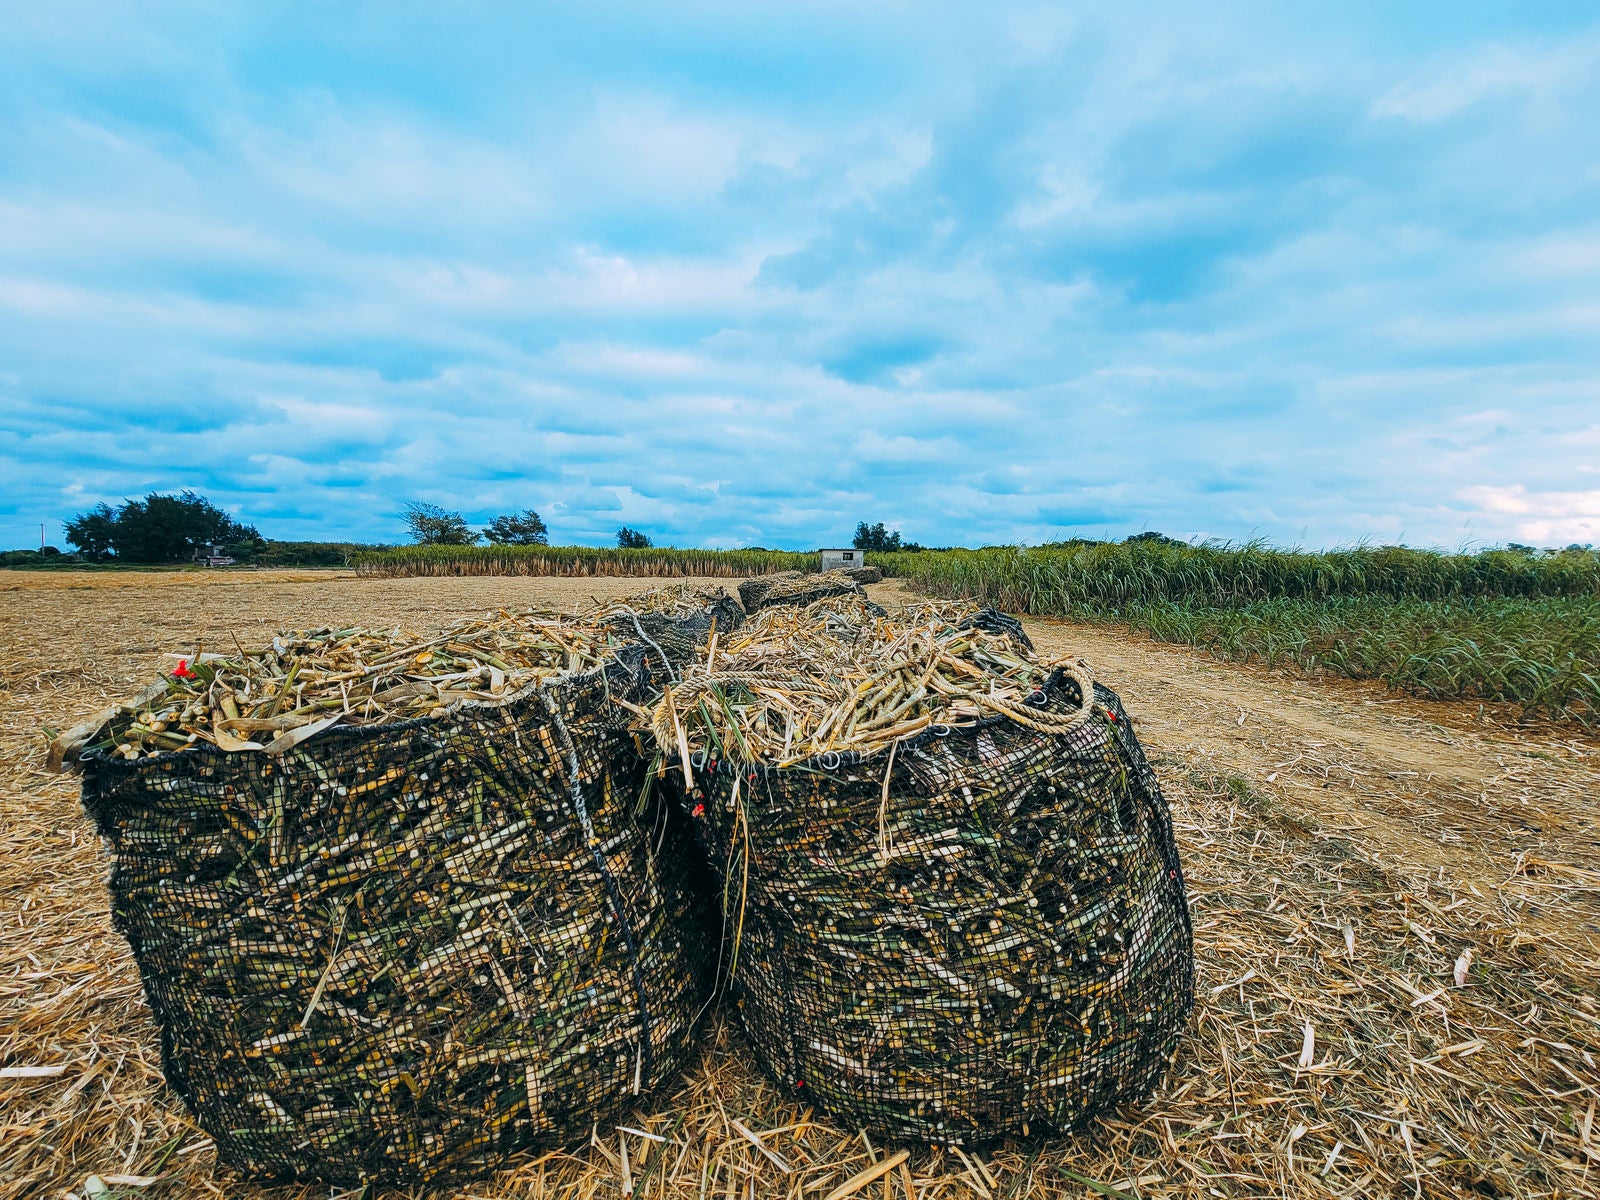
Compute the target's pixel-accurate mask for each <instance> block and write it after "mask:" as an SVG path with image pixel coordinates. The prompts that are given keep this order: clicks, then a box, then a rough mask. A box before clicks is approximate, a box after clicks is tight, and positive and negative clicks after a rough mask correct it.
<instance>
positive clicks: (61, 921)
mask: <svg viewBox="0 0 1600 1200" xmlns="http://www.w3.org/2000/svg"><path fill="white" fill-rule="evenodd" d="M649 583H650V581H648V580H637V579H626V578H578V579H554V578H528V577H513V578H464V579H452V578H440V579H428V578H416V579H376V578H356V577H354V576H351V575H346V574H342V573H333V572H326V573H323V572H298V573H296V572H259V573H249V574H215V575H204V574H196V573H179V572H174V573H143V574H114V573H102V574H93V575H90V574H70V573H51V574H48V575H44V574H38V575H25V574H21V573H14V572H0V706H3V707H0V1198H4V1200H10V1198H12V1197H18V1198H20V1197H35V1196H51V1197H58V1196H61V1195H62V1194H63V1193H64V1192H66V1191H69V1190H73V1191H76V1192H77V1194H78V1195H80V1196H82V1195H84V1192H83V1187H82V1185H83V1183H84V1180H85V1177H86V1176H88V1175H89V1174H90V1173H95V1174H98V1175H100V1176H101V1177H102V1178H111V1177H129V1178H146V1179H148V1178H150V1177H160V1179H159V1182H155V1183H152V1184H149V1185H139V1184H135V1183H113V1184H112V1188H113V1192H114V1193H115V1192H118V1191H123V1192H124V1194H127V1195H148V1196H150V1197H153V1198H155V1200H166V1198H168V1197H190V1196H220V1195H226V1196H230V1197H232V1196H247V1197H249V1196H271V1197H274V1198H275V1200H277V1198H281V1200H290V1198H296V1200H298V1198H301V1197H305V1198H309V1197H313V1196H329V1195H330V1194H336V1193H337V1189H330V1188H328V1187H327V1186H325V1185H322V1186H310V1185H307V1186H303V1187H287V1188H277V1189H263V1188H259V1187H257V1186H255V1185H251V1184H248V1183H244V1182H241V1181H240V1180H238V1179H237V1178H236V1177H234V1176H232V1175H230V1174H229V1173H228V1172H227V1171H226V1170H224V1169H221V1168H218V1167H217V1166H216V1164H215V1160H214V1155H213V1153H212V1150H211V1148H210V1143H209V1139H207V1138H206V1137H205V1135H204V1134H203V1133H202V1132H201V1131H200V1130H199V1129H198V1128H196V1127H195V1126H194V1125H193V1124H192V1122H191V1121H190V1120H189V1118H188V1117H187V1114H186V1113H185V1111H184V1110H183V1108H182V1106H181V1104H180V1103H179V1102H178V1101H177V1100H176V1098H175V1097H174V1096H172V1095H171V1094H170V1093H169V1092H167V1091H166V1090H165V1089H164V1087H163V1085H162V1082H161V1078H160V1073H159V1053H158V1049H157V1039H156V1033H155V1029H154V1027H153V1025H152V1024H151V1022H150V1019H149V1013H148V1010H147V1009H146V1008H145V1007H144V1004H143V1001H142V999H141V994H140V986H139V980H138V974H137V971H136V969H135V966H134V963H133V961H132V958H131V955H130V954H129V952H128V950H127V947H126V945H125V943H123V942H122V940H121V939H120V938H119V937H117V936H116V935H115V934H114V933H113V932H112V930H111V927H110V922H109V916H108V905H107V899H106V894H105V886H104V879H105V873H106V861H105V857H104V855H103V853H102V851H101V849H100V846H99V844H98V841H97V839H96V838H95V836H94V834H93V832H92V831H91V829H90V827H89V824H88V822H87V820H86V819H85V817H84V815H83V813H82V810H81V809H80V808H79V806H78V802H77V795H76V786H75V781H74V780H73V779H71V778H70V777H60V776H52V775H47V774H45V773H44V771H43V745H44V743H43V739H42V737H41V736H40V729H41V727H42V726H44V725H56V726H60V725H65V724H70V723H71V722H72V721H73V720H75V719H77V718H79V717H81V716H84V715H87V714H89V713H90V712H93V711H95V710H96V709H98V708H100V707H103V706H104V705H105V704H106V703H107V702H108V701H110V700H112V699H114V698H116V697H119V696H121V695H124V694H127V693H129V692H131V691H133V690H136V689H137V687H139V686H140V685H142V684H143V683H144V682H146V681H148V680H149V679H150V678H152V677H153V676H154V674H155V673H156V672H157V671H158V670H159V669H160V668H161V667H162V666H163V665H164V660H163V659H162V658H161V655H162V654H163V653H166V652H170V651H178V650H192V649H193V648H194V642H195V640H196V638H202V639H204V640H205V641H206V642H207V643H208V644H210V645H213V646H224V645H227V646H231V644H232V639H233V638H234V637H237V638H238V639H239V640H240V641H241V642H244V643H246V644H248V643H250V642H252V641H255V640H259V639H260V638H262V637H264V636H265V635H267V634H268V633H270V632H271V631H274V630H276V629H279V628H285V627H296V626H298V627H304V626H314V625H323V624H341V625H344V624H353V623H360V624H371V625H379V624H393V623H400V624H406V625H410V626H427V625H431V624H435V623H439V622H442V621H444V620H447V619H449V618H452V617H456V616H462V615H467V614H473V613H480V612H483V611H486V610H488V609H491V608H493V607H498V606H507V607H515V606H526V605H534V604H547V605H554V606H557V607H570V606H571V605H572V604H574V603H577V602H580V601H582V600H585V599H588V598H590V597H596V598H601V599H604V598H607V597H610V596H617V595H624V594H627V593H629V592H632V591H637V590H640V589H641V588H643V587H646V586H649ZM870 590H871V591H872V593H873V596H874V598H875V599H877V600H878V601H879V602H880V603H884V604H890V605H892V604H896V603H899V602H901V601H903V600H904V599H906V598H908V596H907V593H906V592H905V591H904V589H903V587H902V586H901V585H900V584H898V583H894V582H891V583H886V584H883V585H879V586H876V587H874V588H872V589H870ZM1027 626H1028V630H1029V633H1030V635H1031V636H1032V637H1033V638H1034V640H1035V642H1036V643H1037V644H1038V646H1039V649H1040V650H1041V652H1043V653H1046V654H1064V653H1066V652H1068V651H1069V650H1070V651H1071V652H1073V653H1074V654H1077V655H1081V656H1082V657H1083V658H1085V659H1086V660H1087V661H1088V662H1089V663H1090V664H1091V666H1092V667H1093V668H1094V670H1095V672H1096V674H1097V676H1098V677H1099V678H1100V679H1101V680H1103V681H1104V682H1106V683H1108V684H1109V685H1110V686H1112V687H1113V688H1115V689H1116V690H1118V691H1119V692H1120V693H1121V694H1122V696H1123V698H1124V700H1125V701H1126V703H1127V704H1128V707H1129V709H1130V711H1131V712H1133V713H1134V714H1135V715H1136V716H1137V718H1138V731H1139V734H1140V736H1141V738H1142V739H1143V741H1144V742H1145V745H1146V748H1147V750H1148V751H1149V753H1150V755H1151V758H1152V760H1153V762H1154V764H1155V766H1156V769H1157V772H1158V773H1159V774H1160V776H1161V779H1162V783H1163V786H1164V788H1165V790H1166V793H1167V796H1168V799H1169V800H1170V801H1171V802H1172V805H1173V809H1174V816H1175V820H1176V827H1177V833H1178V838H1179V848H1180V852H1181V854H1182V856H1183V860H1184V866H1185V870H1186V873H1187V877H1188V881H1189V891H1190V899H1191V902H1192V905H1193V915H1194V921H1195V929H1196V954H1197V959H1198V1002H1197V1007H1196V1012H1195V1015H1194V1017H1193V1019H1192V1021H1191V1024H1190V1027H1189V1031H1188V1034H1187V1036H1186V1038H1185V1040H1184V1042H1183V1045H1182V1048H1181V1049H1180V1052H1179V1055H1178V1058H1177V1060H1176V1062H1175V1064H1174V1066H1173V1068H1172V1070H1171V1071H1170V1072H1169V1074H1168V1076H1167V1079H1166V1081H1165V1083H1164V1085H1163V1087H1162V1088H1161V1090H1160V1091H1159V1092H1158V1093H1157V1094H1156V1095H1154V1096H1153V1097H1151V1098H1150V1099H1148V1100H1147V1101H1144V1102H1142V1103H1140V1104H1138V1105H1135V1106H1133V1107H1130V1108H1128V1109H1126V1110H1124V1111H1123V1112H1121V1113H1119V1114H1117V1115H1116V1116H1115V1117H1112V1118H1108V1119H1105V1120H1102V1121H1100V1122H1098V1123H1096V1124H1095V1125H1093V1126H1091V1127H1090V1128H1089V1129H1088V1130H1087V1131H1085V1132H1084V1133H1083V1134H1082V1135H1081V1136H1079V1137H1076V1138H1071V1139H1063V1140H1056V1141H1050V1142H1044V1143H1034V1144H1004V1145H1001V1146H999V1147H996V1148H994V1149H993V1150H991V1151H989V1152H986V1153H984V1154H967V1155H962V1154H959V1153H952V1152H939V1151H930V1150H926V1149H918V1148H911V1153H910V1156H909V1158H908V1160H907V1161H906V1162H905V1163H904V1165H903V1166H901V1167H896V1168H895V1169H894V1170H892V1171H889V1172H887V1173H885V1174H883V1175H882V1176H881V1178H879V1179H877V1180H874V1181H873V1182H872V1183H871V1184H870V1185H866V1186H865V1187H863V1188H862V1189H861V1190H859V1191H858V1192H857V1193H856V1194H858V1195H861V1196H869V1197H874V1198H875V1197H878V1196H886V1197H887V1196H896V1197H898V1196H902V1195H904V1196H908V1197H911V1198H912V1200H926V1198H931V1197H964V1196H979V1197H1023V1196H1058V1195H1068V1196H1071V1195H1084V1196H1088V1195H1096V1194H1099V1195H1113V1196H1115V1195H1128V1196H1139V1197H1163V1196H1196V1197H1199V1196H1264V1195H1274V1196H1336V1195H1337V1196H1388V1195H1393V1196H1519V1197H1524V1196H1525V1197H1555V1196H1596V1195H1600V1116H1597V1104H1600V1063H1597V1058H1596V1056H1600V814H1597V811H1596V807H1597V806H1596V796H1597V795H1600V740H1597V739H1596V738H1595V737H1593V736H1592V735H1589V734H1585V733H1583V732H1581V731H1580V730H1578V729H1576V728H1575V727H1573V726H1564V727H1562V726H1553V725H1534V726H1529V727H1519V726H1517V725H1516V724H1514V722H1513V718H1514V714H1513V713H1512V712H1511V711H1510V710H1503V711H1502V710H1497V709H1495V708H1494V707H1492V706H1491V707H1490V708H1487V709H1480V706H1478V705H1477V704H1446V703H1438V702H1434V703H1430V702H1424V701H1418V700H1411V699H1396V698H1395V697H1393V696H1391V695H1389V694H1388V693H1386V692H1385V691H1384V690H1383V689H1382V688H1381V686H1377V685H1367V684H1356V683H1350V682H1345V681H1340V680H1305V679H1295V678H1290V677H1288V676H1286V675H1280V674H1275V673H1272V672H1269V671H1267V670H1265V669H1261V668H1253V667H1241V666H1235V665H1229V664H1225V663H1220V662H1217V661H1215V660H1212V659H1210V658H1208V657H1206V656H1204V655H1202V654H1199V653H1197V652H1195V651H1193V650H1189V649H1187V648H1184V647H1178V646H1171V645H1164V644H1158V643H1155V642H1151V641H1147V640H1144V639H1142V638H1140V637H1137V636H1135V635H1130V634H1123V633H1117V632H1108V631H1107V630H1105V629H1095V628H1092V627H1089V626H1081V625H1072V624H1067V623H1063V622H1054V621H1034V620H1030V621H1028V622H1027ZM1463 962H1465V970H1464V976H1463V977H1464V980H1465V982H1464V983H1463V984H1460V985H1458V984H1457V971H1458V966H1459V965H1461V964H1463ZM739 1037H740V1035H739V1033H738V1031H737V1026H736V1022H734V1021H733V1020H732V1019H726V1020H724V1019H722V1018H720V1017H717V1018H714V1019H713V1020H711V1021H710V1022H709V1023H708V1026H707V1028H706V1031H705V1034H704V1038H703V1042H704V1057H703V1060H702V1062H701V1064H700V1065H699V1066H698V1067H697V1068H696V1069H695V1070H694V1071H692V1072H691V1073H690V1075H689V1076H688V1077H687V1078H686V1079H685V1080H683V1081H682V1083H681V1084H680V1085H679V1087H678V1088H677V1090H675V1091H670V1092H666V1093H662V1094H658V1095H657V1096H655V1097H652V1098H651V1100H650V1103H649V1104H648V1105H647V1106H646V1107H644V1108H643V1109H642V1110H641V1111H640V1112H639V1113H637V1114H636V1115H635V1116H634V1117H633V1118H632V1119H631V1120H630V1121H629V1122H628V1126H629V1128H630V1129H633V1130H642V1131H644V1132H645V1133H646V1134H649V1135H652V1136H648V1137H645V1136H640V1135H638V1134H637V1133H630V1132H620V1131H618V1130H616V1129H601V1130H597V1131H596V1134H595V1136H594V1138H593V1139H592V1140H591V1141H590V1142H589V1143H588V1144H585V1145H577V1146H573V1147H570V1148H569V1149H568V1150H567V1151H566V1152H564V1153H560V1154H553V1155H545V1156H543V1157H538V1158H536V1157H532V1156H530V1157H528V1158H527V1159H526V1160H524V1161H522V1162H521V1163H518V1164H516V1165H515V1166H514V1167H513V1168H512V1169H510V1170H507V1171H506V1172H503V1173H502V1174H500V1175H499V1176H496V1177H495V1178H494V1179H492V1180H489V1181H486V1182H483V1183H478V1184H473V1185H470V1186H466V1187H462V1188H459V1189H456V1190H454V1191H448V1190H447V1191H446V1192H444V1193H442V1194H443V1195H455V1196H461V1197H485V1198H489V1197H494V1198H499V1197H513V1196H515V1197H539V1196H573V1197H616V1196H622V1195H627V1194H630V1190H631V1194H632V1195H635V1196H664V1197H665V1196H671V1197H698V1198H704V1197H708V1196H716V1197H724V1196H728V1197H743V1196H815V1197H819V1198H823V1197H827V1196H828V1195H829V1194H830V1192H832V1191H833V1190H834V1189H836V1188H837V1187H838V1186H839V1185H840V1184H842V1183H844V1182H845V1181H846V1180H847V1179H849V1178H850V1177H851V1176H853V1175H855V1174H856V1173H857V1172H858V1171H860V1170H862V1169H863V1168H864V1167H867V1166H869V1165H871V1164H872V1163H873V1162H875V1161H881V1160H882V1159H883V1157H884V1155H885V1154H887V1153H889V1152H890V1151H892V1150H894V1149H896V1148H894V1147H889V1148H885V1147H881V1146H877V1145H874V1144H871V1143H869V1142H868V1141H867V1139H865V1138H864V1137H862V1136H860V1135H858V1134H856V1133H855V1132H854V1131H851V1130H848V1129H839V1128H836V1127H834V1126H832V1125H830V1124H829V1123H828V1121H827V1120H826V1118H825V1117H824V1116H821V1115H819V1114H813V1113H810V1112H808V1111H807V1110H806V1109H804V1108H803V1107H802V1106H800V1105H799V1104H798V1103H797V1102H796V1101H795V1100H794V1098H793V1097H790V1096H787V1095H780V1094H778V1092H777V1091H776V1090H775V1088H774V1087H773V1085H771V1084H769V1083H766V1082H765V1081H763V1080H761V1079H760V1078H759V1077H758V1076H756V1075H755V1074H754V1073H753V1072H752V1071H751V1070H750V1069H749V1068H747V1067H746V1066H744V1065H743V1064H744V1062H745V1059H746V1056H745V1055H743V1054H742V1053H741V1052H740V1047H739ZM656 1139H661V1140H656ZM758 1143H759V1144H758ZM624 1147H625V1148H626V1152H625V1153H624ZM385 1194H389V1193H387V1192H386V1193H385Z"/></svg>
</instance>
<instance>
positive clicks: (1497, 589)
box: [879, 544, 1600, 725]
mask: <svg viewBox="0 0 1600 1200" xmlns="http://www.w3.org/2000/svg"><path fill="white" fill-rule="evenodd" d="M913 559H915V560H916V561H912V560H913ZM879 561H882V560H879ZM890 565H891V564H886V566H890ZM892 569H893V570H894V572H895V573H896V574H900V575H903V576H905V577H906V578H907V580H908V581H909V582H911V583H912V584H913V585H914V586H916V587H918V588H919V589H921V590H923V591H927V592H930V593H932V594H934V595H939V596H969V597H972V598H974V599H978V600H982V601H986V602H988V603H991V604H994V605H996V606H997V607H1001V608H1007V609H1014V610H1020V611H1024V612H1031V613H1038V614H1046V615H1056V616H1067V617H1074V618H1077V619H1079V620H1086V621H1096V622H1107V623H1115V624H1126V625H1130V626H1132V627H1134V628H1136V629H1140V630H1143V631H1145V632H1146V633H1149V634H1150V635H1151V636H1152V637H1155V638H1157V639H1159V640H1161V641H1167V642H1182V643H1185V644H1188V645H1192V646H1198V647H1200V648H1202V649H1205V650H1207V651H1209V652H1211V653H1213V654H1215V655H1217V656H1218V657H1220V658H1225V659H1231V660H1235V661H1257V662H1263V663H1267V664H1269V665H1272V666H1279V667H1292V668H1295V669H1297V670H1300V671H1302V672H1305V673H1307V674H1321V673H1326V674H1337V675H1345V676H1349V677H1351V678H1355V679H1381V680H1383V681H1384V682H1385V683H1387V684H1388V685H1389V686H1391V687H1394V688H1397V689H1400V690H1403V691H1407V692H1410V693H1412V694H1415V695H1421V696H1428V697H1431V698H1435V699H1456V700H1459V699H1481V700H1495V701H1509V702H1512V703H1515V704H1519V705H1521V706H1522V708H1523V710H1524V712H1525V713H1526V714H1528V715H1529V716H1537V717H1545V718H1552V719H1556V720H1573V721H1578V722H1581V723H1584V724H1589V725H1593V724H1597V723H1600V555H1597V554H1595V553H1593V552H1585V551H1571V552H1566V553H1561V554H1547V555H1538V556H1533V555H1524V554H1517V553H1512V552H1507V551H1489V552H1486V553H1482V554H1473V555H1465V554H1454V555H1446V554H1435V553H1431V552H1428V551H1422V550H1409V549H1396V548H1378V549H1355V550H1348V551H1337V552H1333V553H1328V554H1300V553H1294V552H1286V551H1275V550H1265V549H1261V548H1258V547H1241V548H1238V549H1230V550H1215V549H1206V548H1194V547H1172V546H1128V545H1126V544H1124V545H1116V546H1107V545H1102V546H1089V547H1084V548H1081V549H1063V550H1031V551H1026V552H1019V551H1015V550H980V551H954V552H950V553H947V554H940V555H937V556H901V557H900V558H899V559H897V560H896V561H895V562H894V563H893V564H892Z"/></svg>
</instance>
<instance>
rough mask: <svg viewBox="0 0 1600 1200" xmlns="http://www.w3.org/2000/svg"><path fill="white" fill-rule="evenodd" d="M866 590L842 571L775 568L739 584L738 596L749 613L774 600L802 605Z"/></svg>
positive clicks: (768, 604) (859, 593) (860, 594)
mask: <svg viewBox="0 0 1600 1200" xmlns="http://www.w3.org/2000/svg"><path fill="white" fill-rule="evenodd" d="M866 594H867V593H866V589H865V588H863V587H862V586H861V585H860V584H859V583H857V582H856V581H855V580H854V579H852V578H850V576H849V575H847V574H845V573H844V572H843V571H822V572H820V573H816V574H812V573H808V572H804V571H777V572H775V573H773V574H771V575H758V576H756V577H755V578H754V579H747V580H745V582H743V583H741V584H740V585H739V600H740V602H741V603H742V604H743V605H744V610H745V613H746V614H747V615H749V616H754V615H755V614H756V613H757V612H759V611H760V610H762V609H763V608H769V607H771V606H773V605H777V604H789V605H797V606H804V605H807V604H811V603H813V602H815V601H817V600H826V599H828V598H830V597H832V596H865V595H866Z"/></svg>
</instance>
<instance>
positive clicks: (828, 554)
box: [822, 550, 867, 571]
mask: <svg viewBox="0 0 1600 1200" xmlns="http://www.w3.org/2000/svg"><path fill="white" fill-rule="evenodd" d="M866 565H867V552H866V551H865V550H824V551H823V552H822V569H823V570H824V571H837V570H840V569H841V568H844V567H864V566H866Z"/></svg>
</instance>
